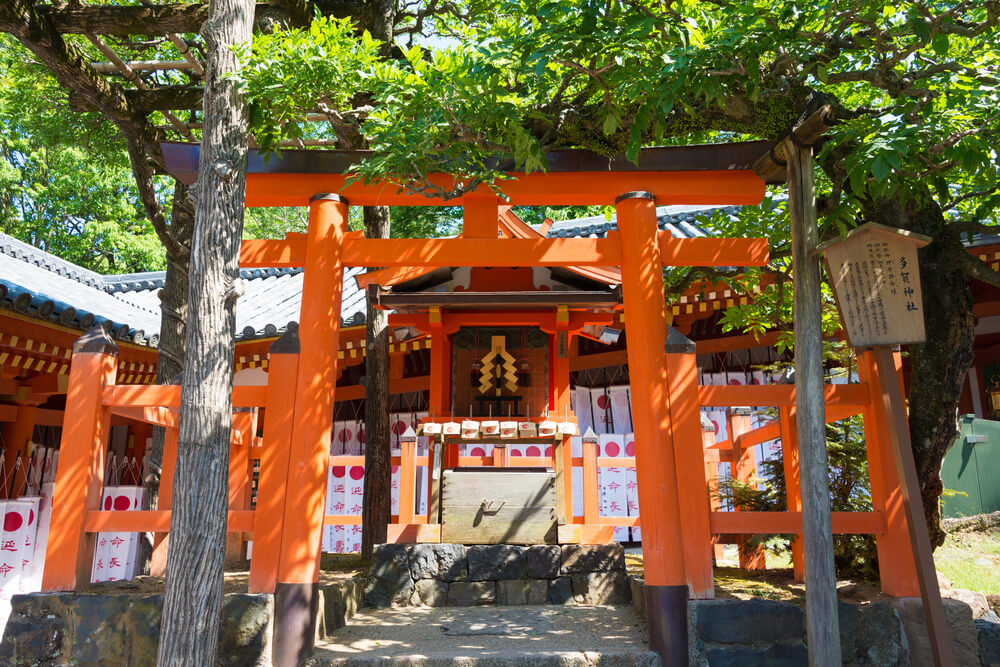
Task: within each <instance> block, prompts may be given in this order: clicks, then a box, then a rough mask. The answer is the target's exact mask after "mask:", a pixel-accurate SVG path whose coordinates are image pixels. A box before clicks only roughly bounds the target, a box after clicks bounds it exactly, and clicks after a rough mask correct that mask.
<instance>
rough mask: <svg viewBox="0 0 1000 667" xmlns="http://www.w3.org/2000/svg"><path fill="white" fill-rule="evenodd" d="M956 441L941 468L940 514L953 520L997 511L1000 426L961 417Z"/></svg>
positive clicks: (999, 474) (998, 505)
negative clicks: (944, 493)
mask: <svg viewBox="0 0 1000 667" xmlns="http://www.w3.org/2000/svg"><path fill="white" fill-rule="evenodd" d="M960 425H961V431H960V432H959V435H958V439H957V440H956V441H955V444H954V445H952V448H951V449H950V450H949V451H948V455H947V456H945V459H944V464H943V465H942V466H941V481H942V482H943V483H944V488H945V489H946V490H950V491H958V492H960V493H957V494H950V495H947V496H945V497H943V498H942V505H943V514H944V516H945V517H946V518H949V519H954V518H958V517H963V516H972V515H974V514H988V513H990V512H996V511H1000V422H998V421H993V420H990V419H977V418H976V417H974V416H973V415H963V416H962V419H961V424H960Z"/></svg>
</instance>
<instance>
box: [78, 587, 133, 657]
mask: <svg viewBox="0 0 1000 667" xmlns="http://www.w3.org/2000/svg"><path fill="white" fill-rule="evenodd" d="M128 603H129V599H128V598H127V597H126V596H124V595H82V594H78V595H76V597H75V598H74V599H73V606H72V607H71V609H70V623H72V627H73V645H72V648H71V650H72V652H73V657H74V658H75V659H76V661H78V662H79V663H83V664H95V665H96V664H118V665H121V664H124V663H125V642H124V641H122V638H123V637H124V636H125V618H126V613H127V611H128Z"/></svg>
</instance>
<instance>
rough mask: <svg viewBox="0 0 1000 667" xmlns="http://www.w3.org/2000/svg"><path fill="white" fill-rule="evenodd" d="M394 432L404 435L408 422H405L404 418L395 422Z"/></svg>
mask: <svg viewBox="0 0 1000 667" xmlns="http://www.w3.org/2000/svg"><path fill="white" fill-rule="evenodd" d="M392 432H393V433H394V434H395V435H403V433H405V432H406V422H404V421H403V420H399V421H397V422H396V423H395V424H393V425H392Z"/></svg>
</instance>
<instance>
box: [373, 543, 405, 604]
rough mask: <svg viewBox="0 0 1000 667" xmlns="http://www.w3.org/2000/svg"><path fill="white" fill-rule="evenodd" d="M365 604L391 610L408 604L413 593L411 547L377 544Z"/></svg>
mask: <svg viewBox="0 0 1000 667" xmlns="http://www.w3.org/2000/svg"><path fill="white" fill-rule="evenodd" d="M368 572H369V577H368V584H367V586H366V587H365V605H366V606H368V607H391V606H392V605H394V604H395V605H406V604H408V603H409V601H410V595H411V593H412V592H413V578H412V577H411V576H410V556H409V547H408V546H407V545H405V544H377V545H375V549H374V550H373V552H372V560H371V565H370V567H369V570H368Z"/></svg>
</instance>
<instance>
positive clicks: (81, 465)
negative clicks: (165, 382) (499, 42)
mask: <svg viewBox="0 0 1000 667" xmlns="http://www.w3.org/2000/svg"><path fill="white" fill-rule="evenodd" d="M767 146H768V145H767V144H766V143H765V142H750V143H747V144H728V145H715V146H695V147H690V146H688V147H674V148H662V149H648V150H646V151H643V152H642V153H641V154H640V156H639V159H638V163H639V164H638V167H636V166H635V165H632V164H630V163H625V162H624V161H615V160H608V159H606V158H602V157H598V156H593V155H592V154H586V153H580V152H576V151H566V152H563V153H560V154H554V155H552V156H550V171H549V172H547V173H534V174H530V175H525V174H520V173H510V172H509V173H508V174H507V176H509V179H507V180H501V181H498V187H499V189H500V190H501V191H502V193H503V196H504V197H506V199H505V200H501V197H500V196H498V195H497V194H496V193H495V192H493V191H492V190H490V189H488V188H485V187H480V188H478V189H477V190H475V191H474V192H472V193H470V194H467V195H466V196H465V197H463V198H462V200H461V201H460V202H457V201H454V200H452V201H444V200H441V199H433V198H427V197H424V196H422V195H412V194H406V193H401V192H399V191H398V190H397V187H396V186H395V185H392V184H387V183H377V184H371V185H366V184H363V183H360V182H354V183H350V184H348V180H349V178H348V176H346V175H345V174H346V173H349V172H350V169H351V166H352V165H353V164H354V162H353V160H354V159H356V157H357V156H356V154H346V155H345V154H338V153H329V152H322V151H302V152H293V151H290V152H286V153H284V154H283V156H282V158H281V159H277V158H275V159H272V160H271V161H270V162H268V163H266V164H264V163H263V162H262V161H261V160H260V159H259V158H258V157H252V158H251V164H250V167H249V174H248V177H247V193H246V205H247V206H248V207H253V206H307V205H308V206H309V225H308V231H307V232H306V233H305V234H303V235H289V236H288V237H287V238H285V239H280V240H264V241H246V242H244V244H243V251H242V255H241V264H242V266H244V267H253V266H267V267H281V266H295V267H304V279H303V289H302V308H301V313H300V319H299V328H298V345H297V346H296V345H294V344H293V345H292V346H291V347H288V348H284V347H282V346H281V345H280V343H281V341H280V340H279V342H278V344H276V346H273V347H272V350H271V353H272V354H271V363H270V366H269V376H270V377H269V382H268V387H266V388H264V387H237V388H234V392H233V401H234V406H266V409H267V414H266V419H265V431H264V442H263V446H262V450H261V455H260V456H261V477H260V483H259V484H260V485H259V492H258V505H257V509H256V511H254V512H250V511H246V510H243V509H235V510H234V509H232V508H231V510H230V516H229V529H230V531H249V530H252V531H253V532H254V553H253V561H252V565H251V589H252V591H261V592H269V591H274V592H275V594H276V596H275V597H276V601H275V604H276V607H275V608H276V626H277V627H278V629H279V631H280V632H279V631H276V644H277V645H276V647H275V650H276V655H277V654H285V655H289V654H290V655H295V654H296V653H297V652H298V651H297V648H296V647H295V646H294V645H295V644H296V643H298V644H299V645H300V646H301V645H305V644H308V645H309V646H311V643H312V636H311V635H310V632H309V621H310V619H311V614H310V607H312V605H313V603H314V601H315V600H316V587H317V583H318V579H319V554H320V544H321V533H322V528H323V525H324V505H325V502H324V501H325V492H326V479H327V466H328V462H329V452H330V426H331V419H332V412H333V404H334V400H335V398H336V395H335V390H336V383H337V377H338V355H337V349H338V335H339V326H340V312H341V290H342V284H343V275H344V269H345V267H351V266H363V267H440V266H449V267H450V266H464V267H513V266H519V267H528V266H551V267H561V266H575V267H620V268H621V283H622V284H621V288H622V297H623V301H624V307H625V313H626V317H625V329H626V334H627V339H628V361H629V367H630V378H631V384H632V388H633V392H632V396H633V425H634V433H635V445H636V454H635V459H636V467H637V478H638V491H639V494H638V495H639V504H640V514H641V517H642V530H643V552H644V568H645V583H646V605H647V619H648V622H649V626H650V636H651V640H652V644H653V646H654V647H655V648H656V649H657V650H658V651H659V652H660V653H661V655H663V656H664V657H666V656H671V659H674V660H677V659H679V656H686V650H687V625H686V624H687V620H686V613H685V608H686V604H685V603H686V599H687V597H688V594H689V591H690V594H691V595H693V596H695V597H711V595H712V586H713V584H712V558H711V534H712V532H713V524H712V521H713V520H714V519H713V518H712V517H711V516H710V506H709V499H708V492H707V488H706V478H705V468H704V460H703V456H702V434H701V423H700V417H699V405H700V404H702V403H704V401H703V400H701V398H700V393H699V388H698V386H697V381H696V369H695V365H694V354H693V351H691V350H687V351H686V353H685V354H667V353H666V352H667V350H666V347H665V346H666V344H667V335H668V319H667V311H666V304H665V299H664V290H663V281H662V270H663V267H664V266H665V265H675V266H676V265H687V266H754V265H757V266H759V265H762V264H765V263H766V262H767V244H766V241H765V240H762V239H711V238H694V239H675V238H671V237H670V235H669V234H667V233H665V232H660V231H659V230H658V228H657V218H656V205H657V204H660V205H669V204H691V205H755V204H757V203H759V202H760V201H761V199H762V198H763V195H764V187H765V183H764V181H763V180H761V179H760V178H759V177H758V176H757V175H756V174H755V172H754V171H753V170H752V169H751V168H750V165H752V164H753V162H754V160H755V159H756V158H757V157H758V156H760V155H761V154H763V153H764V152H765V151H766V150H767ZM164 153H165V155H166V156H167V162H168V165H169V166H170V168H171V170H172V172H173V173H174V174H175V176H178V177H179V178H181V179H182V180H188V181H192V180H193V179H194V178H195V176H196V165H197V162H198V157H197V146H193V145H165V146H164ZM432 180H433V181H434V182H436V183H438V184H440V185H442V186H443V187H445V188H448V187H450V186H451V177H449V176H444V175H440V176H434V177H433V178H432ZM333 192H336V193H339V194H326V193H333ZM348 202H349V203H350V204H351V205H403V206H407V205H420V206H427V205H450V206H454V205H456V204H457V203H461V204H462V205H463V223H464V224H463V231H462V236H461V238H453V239H366V238H364V237H363V235H362V234H361V233H359V232H350V231H348V227H347V219H348ZM502 204H503V205H554V206H558V205H614V206H615V207H616V209H617V213H618V231H617V232H611V233H609V234H608V235H607V237H606V238H498V220H499V218H500V207H501V205H502ZM433 335H434V334H433V333H432V337H433ZM85 338H86V337H85ZM435 349H437V350H439V352H438V354H440V350H441V349H444V346H443V345H438V344H432V352H433V351H434V350H435ZM76 353H77V354H76V355H75V356H74V360H73V365H72V368H71V377H70V391H69V395H68V398H67V408H66V413H67V414H70V413H73V415H74V417H73V421H72V422H70V423H69V424H68V426H67V430H66V431H65V433H64V439H63V450H64V451H63V454H62V456H61V461H60V470H59V478H58V481H57V484H56V492H55V502H54V510H53V515H52V526H53V529H52V530H53V533H52V534H53V537H52V538H50V541H49V545H48V550H47V566H46V571H45V578H44V588H45V590H73V589H74V588H76V586H77V582H78V581H83V579H82V578H81V577H82V576H83V575H82V573H83V572H85V570H86V568H87V566H88V564H89V560H88V553H87V540H88V539H90V538H88V537H87V536H88V535H92V534H93V533H94V532H97V531H100V530H112V529H113V530H154V531H156V532H166V530H167V527H168V526H169V507H170V505H169V491H168V492H167V497H166V498H161V504H160V507H161V508H165V509H161V510H158V511H156V512H128V513H124V514H126V515H132V516H124V517H116V516H112V514H113V513H110V512H101V511H99V509H98V508H97V500H98V499H99V495H100V486H101V481H102V469H103V466H102V458H103V437H104V435H103V434H104V433H105V432H104V430H103V429H104V428H106V423H107V416H108V414H109V413H110V411H111V410H112V409H121V408H123V407H130V408H133V409H134V408H142V409H143V410H145V413H144V414H146V415H147V416H148V420H147V421H149V422H150V423H159V424H162V425H165V426H167V427H168V429H169V428H171V424H172V425H173V427H175V426H176V415H175V414H173V413H171V411H170V408H176V407H177V406H178V405H179V395H180V391H179V387H177V386H160V387H132V386H128V385H119V386H115V378H114V375H115V367H116V364H115V362H114V359H113V351H111V350H110V348H109V347H108V346H107V345H106V344H104V343H102V342H100V341H86V340H84V339H81V343H80V345H79V346H78V348H77V349H76ZM682 357H683V359H682ZM290 387H294V390H293V391H289V388H290ZM773 389H775V390H778V389H781V390H782V398H781V400H782V401H787V399H788V398H789V396H790V391H791V388H790V387H789V388H779V387H774V388H773ZM785 389H787V390H788V391H787V392H785V391H784V390H785ZM434 391H435V388H434V386H433V385H432V387H431V393H432V400H433V395H434ZM786 393H788V394H789V396H786V395H785V394H786ZM854 393H858V392H857V391H855V392H854ZM866 396H867V395H866ZM564 398H565V397H564ZM866 401H867V398H864V399H863V400H862V399H860V398H859V399H858V400H856V401H854V403H859V402H860V403H864V402H866ZM776 404H782V405H784V404H786V403H776ZM852 404H853V403H852ZM552 407H555V406H550V408H552ZM238 468H239V466H238V465H237V466H236V467H235V468H234V467H233V466H232V465H231V471H230V474H231V477H233V478H235V477H234V476H238V473H239V470H238ZM234 471H235V472H234ZM164 477H165V481H164V486H163V488H165V489H169V488H170V482H169V479H168V477H169V476H168V475H167V474H166V471H165V474H164ZM161 495H162V493H161ZM873 495H874V494H873ZM164 500H166V503H164V502H163V501H164ZM746 518H748V519H752V518H753V517H749V516H748V517H746ZM793 522H794V519H790V520H789V522H786V523H788V525H789V526H790V525H791V523H793ZM782 525H784V524H782ZM743 526H744V524H741V529H740V530H737V531H736V532H751V531H748V530H746V529H743ZM714 532H730V531H727V530H715V531H714ZM779 532H780V531H779ZM851 532H853V531H851ZM278 635H280V636H278ZM296 637H297V639H296ZM283 644H284V646H283ZM683 662H686V659H684V660H683Z"/></svg>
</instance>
